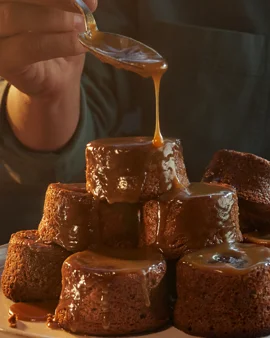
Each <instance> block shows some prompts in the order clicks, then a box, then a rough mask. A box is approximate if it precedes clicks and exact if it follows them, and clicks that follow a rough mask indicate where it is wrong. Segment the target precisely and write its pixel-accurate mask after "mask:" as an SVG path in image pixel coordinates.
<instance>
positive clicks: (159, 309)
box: [55, 248, 169, 336]
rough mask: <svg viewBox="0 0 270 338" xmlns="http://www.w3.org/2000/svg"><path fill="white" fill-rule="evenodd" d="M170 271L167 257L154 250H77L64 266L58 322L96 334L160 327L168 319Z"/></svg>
mask: <svg viewBox="0 0 270 338" xmlns="http://www.w3.org/2000/svg"><path fill="white" fill-rule="evenodd" d="M165 273H166V263H165V261H164V259H163V257H162V255H161V254H160V253H158V252H156V251H152V250H149V249H145V250H139V251H138V250H136V249H129V250H127V249H126V250H119V249H108V248H107V249H102V250H100V251H96V252H93V251H84V252H81V253H76V254H74V255H72V256H70V257H69V258H68V259H67V260H66V261H65V262H64V264H63V268H62V277H63V281H62V285H63V288H62V293H61V297H60V302H59V305H58V307H57V309H56V312H55V321H56V322H57V323H58V324H59V326H60V327H61V328H63V329H65V330H67V331H70V332H72V333H80V334H86V335H94V336H96V335H98V336H113V335H114V336H118V335H130V334H135V333H142V332H145V331H153V330H157V329H159V328H161V327H162V326H164V325H165V324H166V323H167V322H168V318H169V307H168V297H167V291H166V280H165Z"/></svg>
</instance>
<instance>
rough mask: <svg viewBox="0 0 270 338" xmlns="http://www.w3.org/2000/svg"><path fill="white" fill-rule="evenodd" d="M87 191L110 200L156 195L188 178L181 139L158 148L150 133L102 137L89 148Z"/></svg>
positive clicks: (110, 201)
mask: <svg viewBox="0 0 270 338" xmlns="http://www.w3.org/2000/svg"><path fill="white" fill-rule="evenodd" d="M86 182H87V191H88V192H90V193H92V194H93V195H94V196H95V197H97V198H99V199H102V200H107V201H108V202H109V203H117V202H119V203H121V202H123V203H136V202H139V201H142V200H146V199H149V198H156V197H158V196H160V195H161V194H163V193H165V192H167V191H169V190H171V189H172V188H173V187H174V186H176V185H177V186H181V187H186V186H187V185H188V183H189V182H188V178H187V174H186V168H185V164H184V159H183V151H182V146H181V142H180V141H179V140H176V139H165V140H164V145H163V146H162V147H160V148H156V147H155V146H154V145H153V142H152V139H151V138H147V137H125V138H111V139H100V140H96V141H93V142H91V143H89V144H88V145H87V148H86Z"/></svg>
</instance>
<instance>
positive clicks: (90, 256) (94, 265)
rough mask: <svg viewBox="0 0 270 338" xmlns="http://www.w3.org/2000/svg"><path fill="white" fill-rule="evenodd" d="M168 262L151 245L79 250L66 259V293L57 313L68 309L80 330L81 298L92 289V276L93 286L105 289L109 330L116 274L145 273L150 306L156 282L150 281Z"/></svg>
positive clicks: (103, 300)
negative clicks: (138, 247) (89, 285)
mask: <svg viewBox="0 0 270 338" xmlns="http://www.w3.org/2000/svg"><path fill="white" fill-rule="evenodd" d="M164 264H165V262H164V260H163V258H162V255H161V254H160V253H159V252H158V251H155V250H152V249H149V248H146V249H142V250H137V249H125V250H119V249H111V248H104V247H103V248H100V249H98V250H96V251H84V252H80V253H76V254H74V255H72V256H70V257H69V258H68V259H67V260H66V261H65V263H64V266H63V269H62V274H63V290H64V291H65V292H66V293H65V294H64V296H63V295H61V298H60V302H59V305H58V307H57V309H56V316H57V313H59V311H61V309H64V308H68V309H69V312H70V313H71V316H72V318H73V321H72V323H70V325H71V327H70V329H71V331H72V332H76V329H77V326H76V322H77V321H78V319H79V317H78V316H79V309H80V305H81V301H82V299H84V297H85V296H86V294H87V292H88V289H87V281H89V279H90V280H91V284H92V285H99V289H101V296H100V307H101V311H102V313H103V320H102V326H103V328H104V329H108V328H109V327H110V301H109V299H110V288H111V285H112V281H113V278H114V277H115V276H116V275H121V274H125V275H127V274H132V273H135V274H136V275H139V276H141V288H142V289H141V290H142V294H143V297H144V302H145V306H146V307H150V306H151V301H150V293H149V292H150V291H149V290H150V288H149V285H150V282H153V281H150V280H149V278H150V274H151V272H153V271H154V270H155V269H157V270H158V269H160V266H161V265H162V266H164ZM156 283H159V281H156ZM154 287H155V285H152V284H151V288H154Z"/></svg>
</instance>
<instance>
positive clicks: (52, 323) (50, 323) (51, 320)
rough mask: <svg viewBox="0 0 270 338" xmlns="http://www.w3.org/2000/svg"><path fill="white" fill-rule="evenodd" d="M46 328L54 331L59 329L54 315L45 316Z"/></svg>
mask: <svg viewBox="0 0 270 338" xmlns="http://www.w3.org/2000/svg"><path fill="white" fill-rule="evenodd" d="M47 327H48V328H50V329H53V330H56V329H58V328H59V325H58V323H57V322H56V321H55V320H54V315H52V314H48V316H47Z"/></svg>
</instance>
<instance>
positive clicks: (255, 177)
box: [203, 150, 270, 232]
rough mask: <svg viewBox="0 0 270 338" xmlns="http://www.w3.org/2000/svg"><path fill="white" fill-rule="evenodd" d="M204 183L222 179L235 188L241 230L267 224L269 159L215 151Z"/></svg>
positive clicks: (245, 230)
mask: <svg viewBox="0 0 270 338" xmlns="http://www.w3.org/2000/svg"><path fill="white" fill-rule="evenodd" d="M203 181H204V182H222V183H226V184H230V185H232V186H233V187H235V188H236V190H237V194H238V198H239V209H240V226H241V229H242V230H243V232H250V231H254V230H256V229H258V228H262V227H264V226H265V225H270V162H269V161H267V160H265V159H263V158H261V157H258V156H255V155H253V154H248V153H241V152H237V151H233V150H220V151H218V152H217V153H216V154H215V155H214V157H213V159H212V161H211V162H210V164H209V166H208V169H207V170H206V172H205V174H204V177H203Z"/></svg>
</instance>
